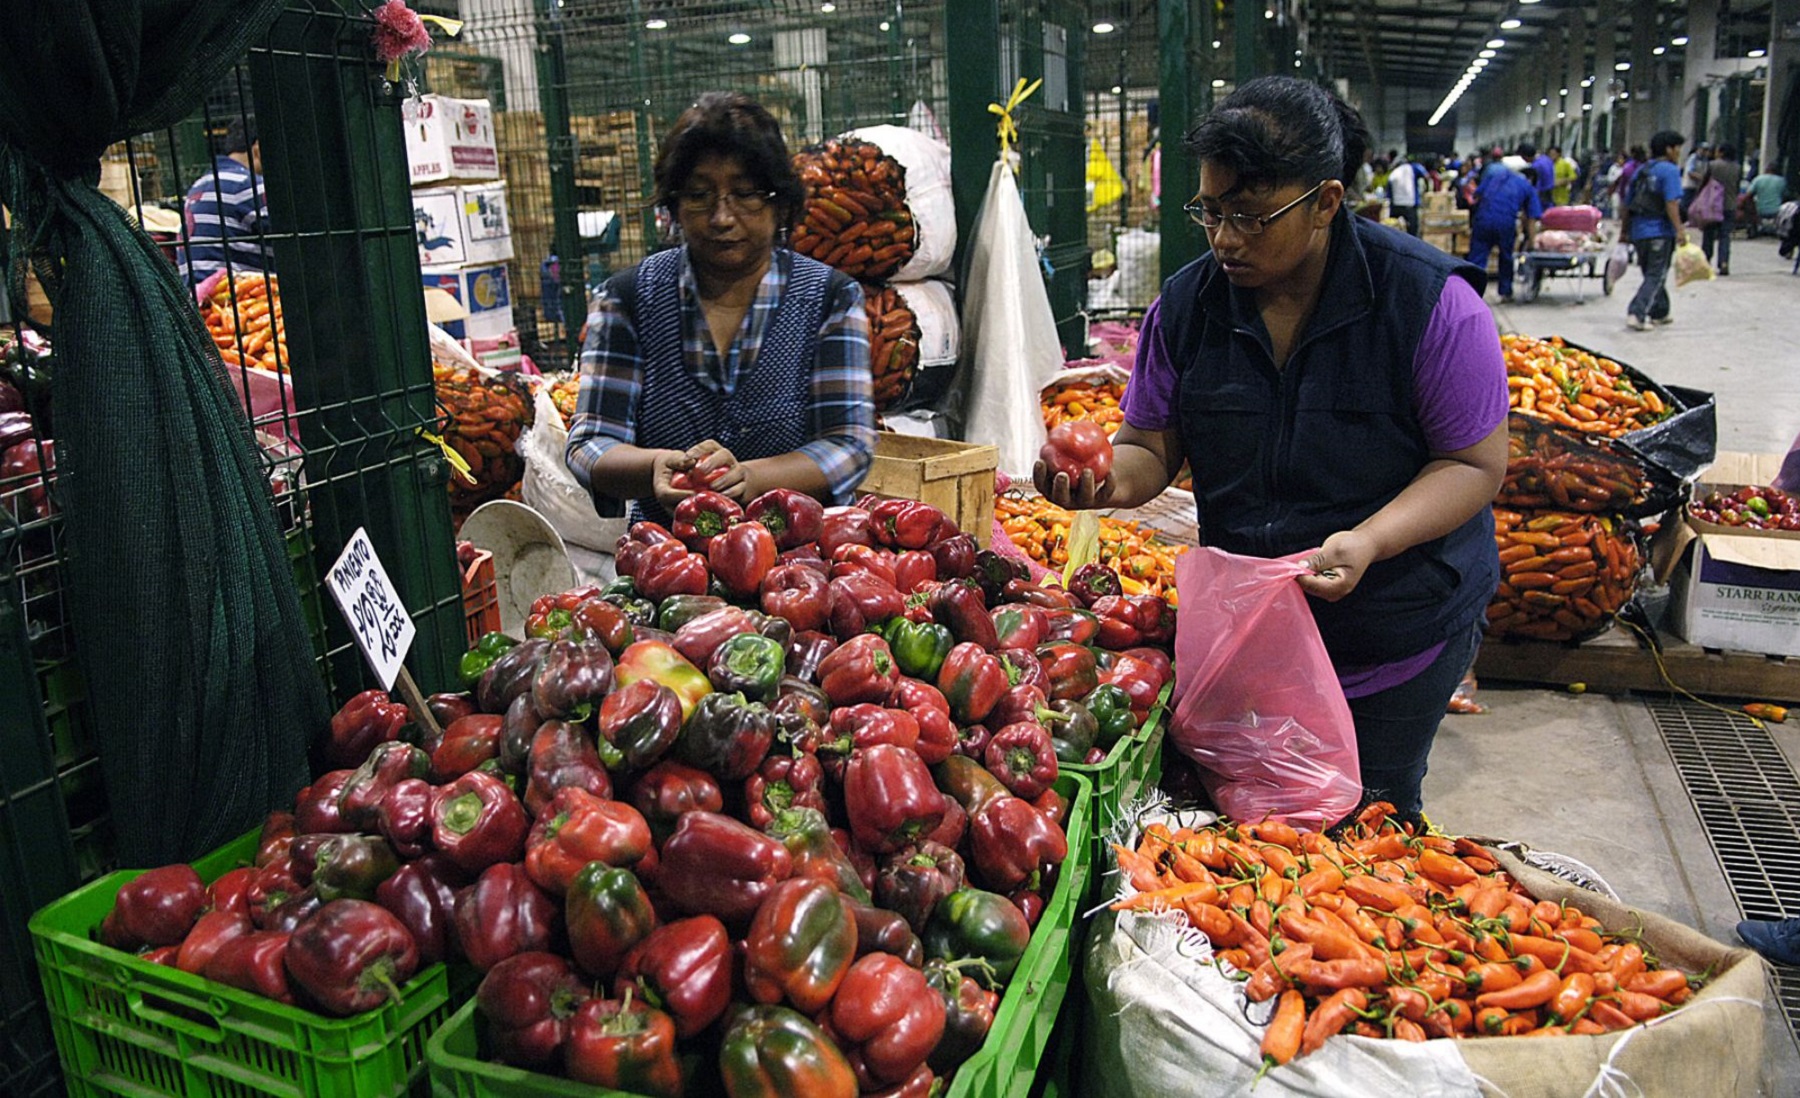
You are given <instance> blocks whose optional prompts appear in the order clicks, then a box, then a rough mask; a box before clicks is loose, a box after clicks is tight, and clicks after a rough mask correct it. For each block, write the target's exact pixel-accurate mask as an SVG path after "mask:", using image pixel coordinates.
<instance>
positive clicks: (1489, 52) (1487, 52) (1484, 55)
mask: <svg viewBox="0 0 1800 1098" xmlns="http://www.w3.org/2000/svg"><path fill="white" fill-rule="evenodd" d="M1476 56H1478V57H1480V58H1482V59H1483V60H1487V59H1489V58H1492V57H1494V56H1496V55H1495V53H1494V51H1493V50H1482V51H1481V52H1480V53H1479V54H1477V55H1476Z"/></svg>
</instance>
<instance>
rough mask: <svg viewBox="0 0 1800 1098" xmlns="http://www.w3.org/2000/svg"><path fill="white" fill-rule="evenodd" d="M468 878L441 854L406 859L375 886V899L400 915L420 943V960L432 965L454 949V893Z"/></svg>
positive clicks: (395, 915)
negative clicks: (417, 858) (391, 874)
mask: <svg viewBox="0 0 1800 1098" xmlns="http://www.w3.org/2000/svg"><path fill="white" fill-rule="evenodd" d="M468 883H469V878H468V876H467V875H466V874H464V873H463V871H462V870H461V869H458V868H457V866H456V863H455V862H453V861H451V860H450V859H449V858H446V857H444V856H443V855H442V854H427V855H426V856H425V857H423V858H420V859H419V860H418V861H415V862H408V863H406V864H405V865H403V866H401V867H400V868H399V869H398V870H396V871H395V873H394V875H393V876H392V877H389V878H388V879H387V880H385V881H383V882H381V886H380V887H379V888H377V889H376V890H375V902H376V903H378V904H380V905H381V906H382V907H385V908H387V910H388V912H389V913H390V914H392V915H393V916H394V918H396V919H399V920H400V922H401V924H402V925H404V926H405V927H406V930H407V933H409V934H411V935H412V937H413V944H414V945H416V946H418V947H419V963H420V964H423V965H434V964H437V963H438V962H439V961H443V960H448V959H449V958H451V957H453V956H454V955H455V953H456V893H457V890H458V889H460V888H463V887H466V886H467V885H468Z"/></svg>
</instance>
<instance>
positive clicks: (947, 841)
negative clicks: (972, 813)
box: [919, 763, 1004, 850]
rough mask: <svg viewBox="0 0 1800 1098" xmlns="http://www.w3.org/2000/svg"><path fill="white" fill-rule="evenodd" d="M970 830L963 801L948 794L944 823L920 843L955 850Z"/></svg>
mask: <svg viewBox="0 0 1800 1098" xmlns="http://www.w3.org/2000/svg"><path fill="white" fill-rule="evenodd" d="M976 765H977V766H979V765H980V764H979V763H977V764H976ZM934 780H935V775H934ZM1002 791H1004V787H1002ZM968 830H969V813H968V811H967V810H965V809H964V808H963V806H962V802H961V801H958V800H957V799H956V798H955V797H952V796H949V795H947V794H946V795H945V797H944V821H943V822H942V823H940V824H938V825H937V827H936V828H934V829H933V830H932V831H931V832H930V833H928V834H926V835H923V836H921V837H920V839H919V841H920V842H933V843H937V844H938V845H939V846H942V847H947V848H948V849H950V850H955V849H957V848H958V847H960V846H962V841H963V835H965V834H966V833H967V832H968Z"/></svg>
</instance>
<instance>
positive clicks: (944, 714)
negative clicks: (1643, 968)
mask: <svg viewBox="0 0 1800 1098" xmlns="http://www.w3.org/2000/svg"><path fill="white" fill-rule="evenodd" d="M914 685H916V686H919V687H921V688H923V689H925V690H929V691H931V692H932V693H933V694H937V695H938V697H939V699H940V700H941V699H942V698H943V694H942V693H940V692H939V690H938V688H937V687H935V686H929V685H927V684H925V683H915V684H914ZM904 694H905V690H904V686H903V688H902V695H903V696H902V697H900V698H897V699H896V700H895V703H894V704H895V705H897V706H899V707H901V708H903V709H906V710H907V711H909V712H910V713H912V715H913V720H914V721H916V722H917V723H918V725H919V739H918V742H916V743H914V744H913V750H914V751H917V752H918V753H919V758H921V759H923V760H925V765H926V766H936V765H937V764H938V763H941V762H943V761H944V760H945V759H947V758H949V757H950V755H951V754H952V753H953V752H954V751H955V750H956V740H957V735H956V723H955V722H954V721H953V720H952V719H951V717H950V710H949V708H948V706H949V703H948V702H945V703H944V704H945V708H942V709H940V708H938V707H937V706H935V705H929V704H922V703H916V702H915V703H911V704H909V703H908V702H907V700H906V698H905V697H904Z"/></svg>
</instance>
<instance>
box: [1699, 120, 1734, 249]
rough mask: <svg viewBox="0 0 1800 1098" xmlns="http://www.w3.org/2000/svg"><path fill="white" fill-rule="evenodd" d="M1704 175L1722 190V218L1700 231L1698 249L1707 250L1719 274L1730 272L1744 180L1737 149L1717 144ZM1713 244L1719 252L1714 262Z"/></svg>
mask: <svg viewBox="0 0 1800 1098" xmlns="http://www.w3.org/2000/svg"><path fill="white" fill-rule="evenodd" d="M1707 178H1708V179H1709V180H1716V181H1717V182H1718V184H1719V187H1720V188H1721V189H1722V190H1724V192H1725V202H1724V205H1723V207H1722V208H1723V211H1724V214H1725V218H1724V220H1722V221H1720V222H1718V223H1717V224H1714V225H1708V226H1706V227H1705V228H1703V229H1701V230H1700V250H1701V251H1703V252H1705V253H1706V261H1707V262H1708V263H1712V264H1713V270H1714V271H1715V272H1716V273H1718V274H1719V275H1720V276H1725V275H1729V274H1730V273H1731V231H1732V230H1733V229H1735V228H1736V227H1737V207H1738V184H1739V183H1740V182H1741V181H1742V180H1743V169H1742V167H1740V166H1739V164H1738V159H1737V149H1736V148H1735V147H1734V146H1731V145H1720V146H1719V148H1718V151H1717V152H1715V153H1714V154H1713V159H1712V166H1711V167H1710V168H1709V169H1708V175H1707ZM1715 246H1717V248H1718V252H1719V257H1718V261H1717V262H1714V260H1713V248H1714V247H1715Z"/></svg>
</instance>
